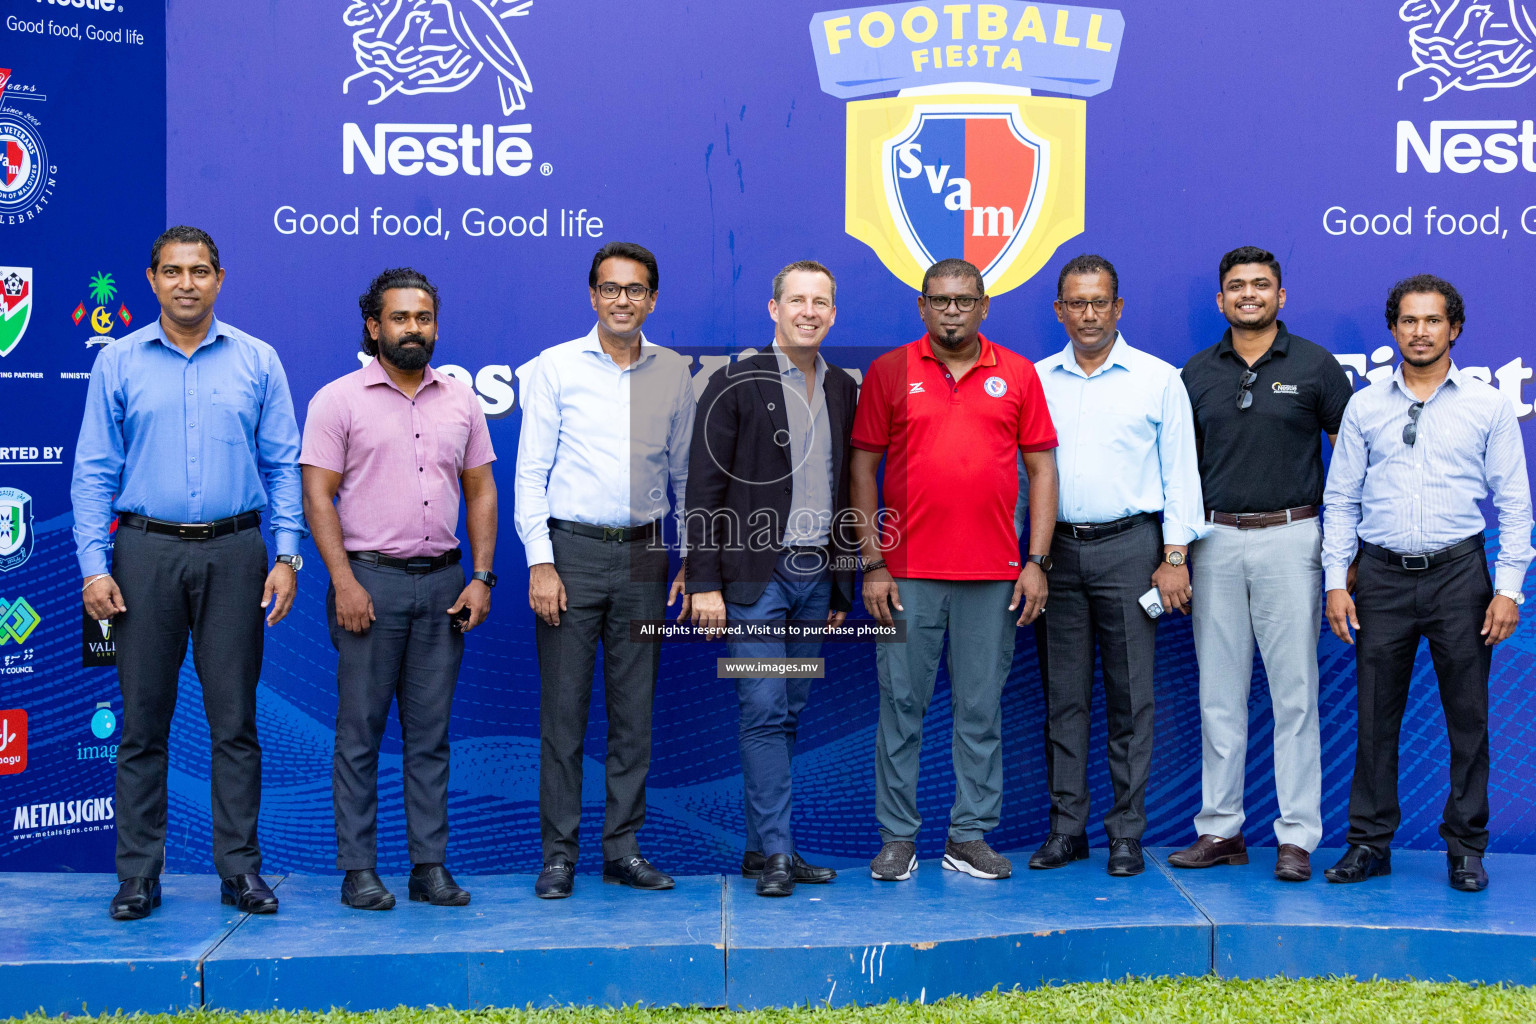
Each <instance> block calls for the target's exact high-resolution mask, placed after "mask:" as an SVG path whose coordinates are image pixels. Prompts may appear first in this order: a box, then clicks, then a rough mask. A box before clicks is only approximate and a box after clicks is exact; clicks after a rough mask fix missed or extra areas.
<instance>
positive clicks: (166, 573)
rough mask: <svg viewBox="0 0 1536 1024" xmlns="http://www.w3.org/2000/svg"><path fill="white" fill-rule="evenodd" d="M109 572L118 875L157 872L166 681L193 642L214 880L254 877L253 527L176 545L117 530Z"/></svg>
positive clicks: (257, 866) (258, 572)
mask: <svg viewBox="0 0 1536 1024" xmlns="http://www.w3.org/2000/svg"><path fill="white" fill-rule="evenodd" d="M112 577H113V579H115V580H116V581H117V585H118V587H119V588H121V590H122V592H123V604H125V605H126V606H127V607H128V611H127V612H126V613H124V614H122V615H119V616H117V620H116V623H115V629H116V634H117V679H118V684H119V685H120V686H121V687H122V691H123V736H122V742H121V743H120V744H119V745H118V748H117V798H116V810H117V877H118V878H119V879H129V878H145V877H158V876H159V874H160V871H161V869H162V868H163V867H164V866H165V827H166V769H167V765H168V752H167V745H168V743H169V741H170V735H171V716H172V714H173V713H174V712H175V710H176V681H177V675H178V674H179V673H180V671H181V663H182V662H183V661H184V660H186V657H187V638H188V636H189V635H190V636H191V638H192V663H193V665H194V666H195V667H196V668H197V678H198V682H199V683H201V684H202V688H203V710H204V712H205V713H206V714H207V716H208V731H209V733H210V738H211V739H212V741H213V765H212V767H213V863H214V867H215V868H216V869H217V871H218V873H219V877H221V878H228V877H229V876H230V875H243V874H247V873H249V872H255V871H260V870H261V849H260V847H259V846H258V845H257V842H256V819H257V817H258V816H259V815H260V813H261V744H260V743H259V742H258V741H257V739H256V684H257V682H258V681H259V680H260V678H261V651H262V639H263V634H262V628H263V627H262V616H263V615H264V614H265V612H263V611H262V609H261V591H262V587H263V585H264V584H265V582H266V578H267V547H266V545H265V544H264V543H263V542H262V539H261V531H260V530H257V529H250V530H242V531H241V532H240V533H235V534H230V535H229V536H226V537H219V538H218V539H216V540H199V541H192V540H179V539H177V538H175V537H167V536H164V535H161V534H155V533H145V532H144V531H143V530H136V529H133V528H132V527H127V526H125V527H123V528H122V529H120V530H118V531H117V543H116V547H115V550H114V553H113V557H112Z"/></svg>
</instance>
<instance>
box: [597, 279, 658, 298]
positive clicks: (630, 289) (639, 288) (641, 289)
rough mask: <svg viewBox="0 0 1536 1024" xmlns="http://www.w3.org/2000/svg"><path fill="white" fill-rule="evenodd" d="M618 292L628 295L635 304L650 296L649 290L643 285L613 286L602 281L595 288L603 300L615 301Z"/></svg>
mask: <svg viewBox="0 0 1536 1024" xmlns="http://www.w3.org/2000/svg"><path fill="white" fill-rule="evenodd" d="M620 292H623V293H624V294H625V295H628V296H629V297H630V298H631V299H634V300H635V301H636V302H639V301H640V300H641V299H643V298H645V297H646V296H647V295H649V294H651V290H650V288H648V287H646V286H645V285H643V284H615V283H613V282H612V281H604V282H603V283H602V284H600V285H598V286H597V294H599V295H601V296H602V297H603V298H605V299H616V298H618V297H619V293H620Z"/></svg>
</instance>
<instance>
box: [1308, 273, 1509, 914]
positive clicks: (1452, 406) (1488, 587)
mask: <svg viewBox="0 0 1536 1024" xmlns="http://www.w3.org/2000/svg"><path fill="white" fill-rule="evenodd" d="M1465 322H1466V307H1465V304H1464V303H1463V302H1462V298H1461V294H1460V293H1459V292H1458V291H1457V290H1456V289H1455V288H1454V287H1453V286H1452V285H1451V283H1450V282H1449V281H1444V280H1441V279H1440V278H1438V277H1434V276H1432V275H1429V274H1420V275H1419V276H1417V277H1410V278H1407V279H1406V280H1403V281H1399V282H1398V283H1397V285H1396V286H1395V287H1393V289H1392V292H1391V294H1390V295H1388V297H1387V327H1388V329H1390V330H1391V332H1392V335H1393V337H1394V338H1395V339H1396V340H1397V347H1398V350H1399V351H1400V352H1401V353H1402V356H1403V361H1402V362H1401V363H1400V364H1399V365H1398V367H1397V369H1396V370H1395V371H1394V372H1393V374H1392V376H1391V377H1389V378H1387V379H1386V380H1382V381H1378V382H1377V383H1375V384H1372V385H1371V386H1370V387H1367V388H1365V389H1363V390H1361V391H1359V392H1357V393H1356V394H1355V396H1354V397H1353V398H1351V399H1350V401H1349V405H1348V406H1346V407H1345V409H1344V421H1343V423H1341V424H1340V425H1339V440H1338V444H1336V445H1335V446H1334V449H1333V462H1332V464H1331V465H1330V466H1329V467H1328V486H1327V488H1326V490H1325V491H1324V492H1323V574H1324V586H1326V587H1327V590H1328V625H1329V626H1330V627H1331V628H1332V629H1333V632H1334V634H1335V635H1337V636H1338V638H1339V639H1340V640H1343V641H1344V642H1345V643H1353V644H1356V646H1355V674H1356V676H1357V681H1358V690H1359V692H1358V699H1359V712H1360V714H1359V733H1358V737H1357V746H1356V749H1355V778H1354V783H1353V785H1351V787H1350V791H1349V849H1348V850H1346V851H1345V852H1344V856H1343V858H1341V859H1340V860H1339V862H1338V863H1337V864H1335V865H1334V866H1333V867H1331V868H1329V869H1328V870H1327V871H1325V872H1324V873H1323V874H1324V875H1325V876H1326V877H1327V879H1328V881H1330V882H1363V881H1365V880H1366V879H1367V878H1370V877H1371V876H1373V875H1386V874H1390V873H1391V871H1392V850H1391V844H1392V837H1393V835H1394V834H1395V833H1396V832H1397V826H1398V823H1399V822H1400V821H1401V819H1402V811H1401V807H1400V805H1399V804H1398V799H1397V751H1398V734H1399V732H1400V731H1401V729H1402V724H1403V709H1404V707H1405V706H1406V705H1407V702H1408V682H1409V679H1410V678H1411V677H1412V675H1413V660H1414V656H1415V655H1416V654H1417V653H1418V649H1419V638H1420V637H1423V638H1424V639H1426V640H1428V641H1429V656H1430V658H1432V659H1433V660H1434V663H1435V678H1436V680H1437V681H1438V682H1439V684H1440V704H1441V706H1442V707H1443V708H1444V710H1445V728H1446V733H1447V735H1448V739H1449V740H1450V747H1451V764H1450V776H1451V779H1450V781H1451V787H1450V795H1449V796H1448V797H1447V798H1446V801H1445V816H1444V822H1443V824H1441V826H1440V835H1441V837H1442V838H1443V839H1444V840H1445V843H1446V856H1447V865H1446V867H1447V873H1448V876H1449V882H1450V885H1451V888H1453V889H1460V890H1462V891H1464V892H1477V891H1479V890H1481V889H1484V888H1486V887H1487V885H1488V873H1487V871H1485V870H1484V869H1483V854H1484V852H1485V851H1486V850H1487V848H1488V671H1489V667H1490V665H1491V663H1492V656H1493V647H1494V645H1495V644H1497V643H1499V642H1500V641H1502V640H1505V639H1507V638H1508V637H1509V635H1510V634H1511V633H1513V632H1514V631H1515V627H1516V626H1517V625H1519V623H1520V605H1521V603H1522V602H1523V601H1524V600H1525V597H1524V595H1523V594H1522V593H1521V591H1520V588H1521V585H1522V584H1523V583H1524V581H1525V571H1526V569H1527V568H1528V567H1529V566H1530V564H1531V487H1530V480H1529V478H1528V477H1527V476H1526V473H1525V447H1524V445H1523V444H1522V443H1521V440H1520V425H1519V423H1517V422H1516V420H1515V410H1514V409H1513V408H1512V407H1511V406H1510V404H1509V402H1508V400H1506V399H1505V398H1504V396H1503V395H1501V394H1499V392H1498V390H1497V389H1496V388H1493V387H1490V386H1489V385H1487V384H1485V383H1483V382H1482V381H1480V380H1478V379H1477V378H1475V377H1473V376H1471V375H1470V374H1468V373H1467V372H1466V371H1464V370H1460V369H1457V367H1456V364H1455V363H1453V362H1452V361H1451V346H1452V345H1454V344H1455V342H1456V338H1457V337H1458V336H1459V335H1460V334H1461V328H1462V324H1464V323H1465ZM1490 494H1491V495H1492V497H1493V504H1494V507H1495V508H1497V509H1498V513H1499V558H1498V563H1497V567H1496V571H1495V578H1494V579H1492V580H1490V579H1489V578H1488V559H1487V556H1486V555H1485V554H1484V553H1483V528H1484V525H1485V524H1484V520H1483V512H1482V509H1481V508H1479V507H1478V502H1480V501H1481V500H1482V499H1483V498H1485V497H1488V496H1489V495H1490ZM1357 540H1358V542H1359V544H1358V547H1359V555H1356V541H1357ZM1351 558H1356V559H1357V561H1358V575H1357V577H1356V579H1355V582H1354V587H1353V588H1351V587H1350V585H1349V579H1348V574H1349V567H1350V560H1351ZM1351 589H1353V591H1354V596H1353V597H1351V596H1350V591H1351ZM1351 627H1353V628H1354V629H1356V630H1358V631H1359V637H1358V639H1356V638H1352V637H1351V636H1350V628H1351Z"/></svg>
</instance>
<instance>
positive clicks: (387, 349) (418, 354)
mask: <svg viewBox="0 0 1536 1024" xmlns="http://www.w3.org/2000/svg"><path fill="white" fill-rule="evenodd" d="M408 342H415V343H416V344H415V345H410V346H409V347H407V343H408ZM436 347H437V343H436V342H435V341H428V340H427V338H426V336H425V335H423V334H421V333H420V332H418V331H412V332H411V333H409V334H402V335H401V336H400V340H399V341H398V342H393V341H390V340H389V339H388V338H385V337H382V336H381V337H380V338H379V354H380V355H381V356H383V357H384V358H385V359H386V360H387V361H388V362H389V364H390V365H391V366H393V367H395V368H396V369H400V370H405V371H407V372H412V371H415V370H420V369H422V368H423V367H425V366H426V365H427V364H428V363H430V362H431V361H432V350H433V349H434V348H436Z"/></svg>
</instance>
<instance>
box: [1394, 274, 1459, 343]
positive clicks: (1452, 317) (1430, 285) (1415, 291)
mask: <svg viewBox="0 0 1536 1024" xmlns="http://www.w3.org/2000/svg"><path fill="white" fill-rule="evenodd" d="M1432 292H1438V293H1439V294H1441V295H1443V296H1445V319H1446V320H1447V321H1449V322H1450V325H1451V326H1452V327H1460V326H1461V325H1462V324H1464V323H1466V322H1467V307H1466V303H1464V302H1462V301H1461V292H1459V291H1457V290H1456V286H1455V285H1453V284H1451V282H1449V281H1447V280H1445V279H1444V278H1443V277H1436V276H1435V275H1434V274H1415V275H1414V276H1413V277H1405V278H1403V279H1402V280H1401V281H1399V282H1397V284H1395V285H1393V286H1392V291H1391V292H1390V293H1388V295H1387V329H1388V330H1390V329H1391V328H1393V327H1396V326H1397V314H1398V311H1399V310H1400V309H1401V308H1402V305H1403V296H1404V295H1423V294H1429V293H1432Z"/></svg>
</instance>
